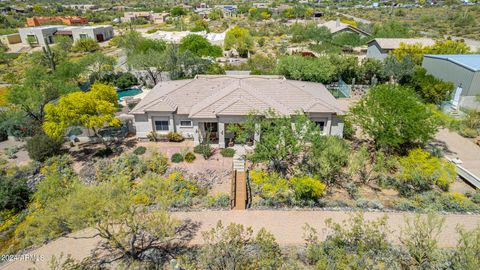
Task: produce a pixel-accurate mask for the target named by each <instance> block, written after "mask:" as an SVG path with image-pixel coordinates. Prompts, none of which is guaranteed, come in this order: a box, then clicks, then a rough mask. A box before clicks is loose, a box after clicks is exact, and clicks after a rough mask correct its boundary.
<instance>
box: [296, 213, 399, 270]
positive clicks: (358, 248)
mask: <svg viewBox="0 0 480 270" xmlns="http://www.w3.org/2000/svg"><path fill="white" fill-rule="evenodd" d="M326 225H327V227H328V228H329V229H330V231H331V233H330V234H329V235H327V237H326V239H325V241H323V242H321V241H320V240H319V237H318V234H317V231H316V230H315V229H314V228H312V227H311V226H309V225H306V226H305V233H304V235H305V241H306V244H307V245H306V251H305V253H306V258H307V261H308V263H309V264H311V265H315V268H316V269H356V268H357V267H358V269H381V268H383V266H384V265H389V267H391V269H400V266H399V265H398V262H396V261H395V259H396V258H398V257H397V255H398V251H397V250H396V249H395V247H394V246H393V245H392V244H391V243H390V242H389V241H388V238H387V236H388V235H389V233H390V231H389V230H388V226H387V218H386V216H385V217H383V218H379V219H377V220H372V221H367V220H365V218H364V216H363V214H361V213H358V214H355V215H352V216H351V217H350V218H349V219H348V220H346V221H343V222H342V223H341V224H338V223H333V222H332V220H327V222H326Z"/></svg>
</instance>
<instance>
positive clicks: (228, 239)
mask: <svg viewBox="0 0 480 270" xmlns="http://www.w3.org/2000/svg"><path fill="white" fill-rule="evenodd" d="M203 240H204V243H205V244H204V245H202V247H201V249H200V252H199V256H198V261H196V262H194V263H193V264H194V266H195V267H199V268H200V269H208V268H211V269H280V268H281V267H282V266H284V260H283V256H282V252H281V249H280V246H279V245H278V244H277V242H276V240H275V237H274V236H273V235H272V234H271V233H269V232H267V230H265V229H261V230H260V231H259V232H258V233H257V235H256V236H255V235H254V234H253V230H252V228H250V227H248V228H245V227H244V226H243V225H240V224H234V223H231V224H229V225H228V226H223V225H222V223H221V222H220V221H219V222H218V223H217V226H215V227H214V228H212V229H211V230H209V231H206V232H204V234H203ZM195 267H192V269H193V268H195ZM189 269H190V268H189Z"/></svg>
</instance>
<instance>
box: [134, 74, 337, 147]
mask: <svg viewBox="0 0 480 270" xmlns="http://www.w3.org/2000/svg"><path fill="white" fill-rule="evenodd" d="M268 109H273V110H275V111H276V112H277V113H279V114H282V115H295V114H296V112H298V111H303V112H305V113H307V114H308V115H309V116H310V117H311V119H312V120H313V121H315V122H316V123H318V125H320V127H321V129H322V131H323V133H324V134H326V135H337V136H342V135H343V121H342V119H341V117H340V115H342V114H343V111H342V110H341V109H340V105H339V104H338V102H337V100H336V99H335V98H334V97H333V96H332V95H331V94H330V92H329V91H328V90H327V89H326V88H325V86H324V85H323V84H320V83H312V82H303V81H292V80H286V79H285V78H284V77H282V76H250V75H198V76H197V77H195V78H194V79H191V80H179V81H167V82H161V83H159V84H158V85H156V86H155V87H154V88H153V89H152V90H151V91H150V92H149V93H148V94H147V95H146V96H145V97H144V98H143V99H142V101H140V103H138V104H137V105H136V106H135V108H133V110H132V111H131V112H130V114H132V115H134V117H135V120H134V125H135V128H136V134H137V137H139V138H147V136H148V135H149V134H151V133H152V132H156V133H157V134H167V133H168V132H178V133H180V134H182V136H184V137H185V138H192V139H193V141H194V144H195V145H198V144H199V143H201V142H204V141H205V140H206V136H207V134H209V136H210V138H209V141H210V142H212V143H218V144H219V146H220V147H225V142H226V140H227V139H229V138H232V136H233V135H232V134H229V133H228V132H227V126H228V125H229V124H233V123H242V122H244V121H245V120H246V117H247V116H248V115H249V114H250V113H252V112H258V113H260V114H262V113H264V112H265V111H266V110H268ZM258 136H259V135H258V134H257V135H256V139H258Z"/></svg>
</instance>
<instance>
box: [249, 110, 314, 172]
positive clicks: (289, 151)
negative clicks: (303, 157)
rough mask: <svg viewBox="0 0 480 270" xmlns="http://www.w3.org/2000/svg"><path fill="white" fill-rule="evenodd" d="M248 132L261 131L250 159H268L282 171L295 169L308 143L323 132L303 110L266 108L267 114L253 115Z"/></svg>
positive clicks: (268, 161) (273, 166) (262, 160)
mask: <svg viewBox="0 0 480 270" xmlns="http://www.w3.org/2000/svg"><path fill="white" fill-rule="evenodd" d="M292 121H293V123H294V124H293V125H292ZM244 132H249V133H252V132H257V133H260V134H261V135H260V141H258V142H257V143H256V146H255V152H254V153H253V154H252V155H250V156H249V159H251V160H252V161H253V162H254V163H256V162H266V164H267V166H268V167H269V169H270V170H273V171H276V172H278V173H281V174H282V175H287V174H288V173H290V172H291V169H292V167H293V165H295V164H297V162H298V161H299V157H300V153H302V151H303V150H304V149H305V145H306V144H307V143H308V142H311V141H312V139H313V138H314V137H315V136H320V133H321V132H320V128H319V127H318V126H316V125H315V123H313V122H312V121H311V120H310V119H309V118H308V116H307V115H305V114H303V113H298V114H297V115H294V116H284V115H280V114H278V113H277V112H275V111H273V110H268V111H266V112H265V117H263V116H262V117H261V116H253V115H251V116H249V119H248V120H247V123H246V124H245V127H244Z"/></svg>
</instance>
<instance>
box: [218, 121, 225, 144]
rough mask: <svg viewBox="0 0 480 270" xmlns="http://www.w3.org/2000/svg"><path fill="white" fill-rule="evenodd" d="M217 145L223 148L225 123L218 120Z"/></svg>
mask: <svg viewBox="0 0 480 270" xmlns="http://www.w3.org/2000/svg"><path fill="white" fill-rule="evenodd" d="M218 147H220V148H225V123H223V122H218Z"/></svg>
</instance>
